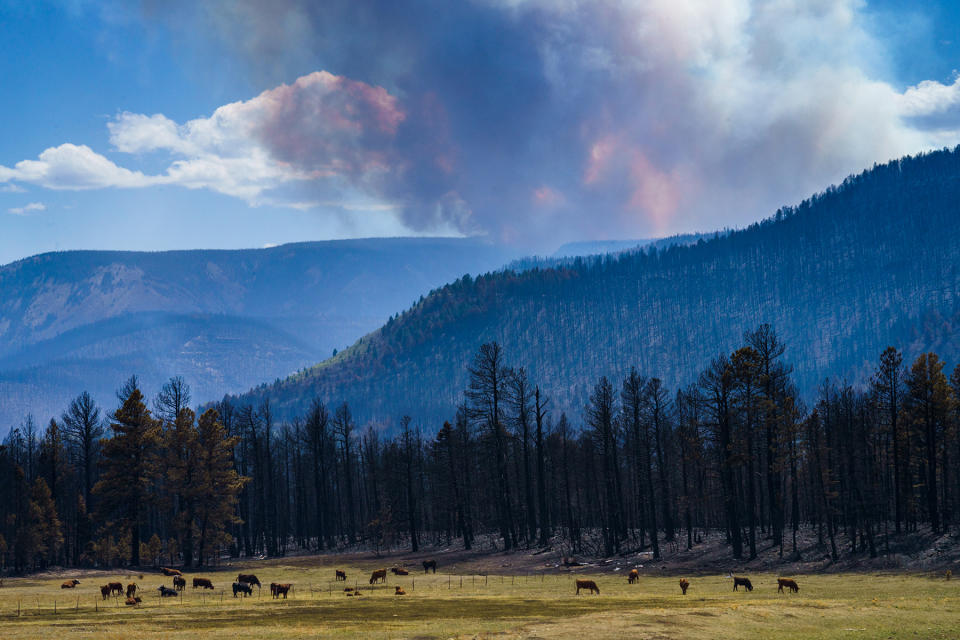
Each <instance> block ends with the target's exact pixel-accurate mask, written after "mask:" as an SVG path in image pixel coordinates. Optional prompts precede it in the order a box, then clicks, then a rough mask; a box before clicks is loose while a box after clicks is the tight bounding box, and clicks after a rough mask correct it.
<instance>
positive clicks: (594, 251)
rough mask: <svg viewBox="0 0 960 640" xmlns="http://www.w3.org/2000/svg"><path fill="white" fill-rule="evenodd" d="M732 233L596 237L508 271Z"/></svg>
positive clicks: (522, 261)
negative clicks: (644, 237)
mask: <svg viewBox="0 0 960 640" xmlns="http://www.w3.org/2000/svg"><path fill="white" fill-rule="evenodd" d="M727 233H729V230H724V231H714V232H711V233H683V234H680V235H675V236H667V237H665V238H652V239H648V240H596V241H588V242H568V243H566V244H563V245H560V248H559V249H557V250H556V251H554V252H553V253H552V254H550V255H549V256H524V257H522V258H517V259H516V260H514V261H513V262H511V263H509V264H508V265H506V266H505V267H504V270H506V271H527V270H528V269H555V268H558V267H568V266H576V265H578V264H580V263H592V262H596V261H598V260H607V259H609V258H610V256H612V255H619V254H622V253H629V252H637V251H643V250H649V249H667V248H669V247H672V246H674V245H676V246H680V247H683V246H686V245H688V244H695V243H697V242H699V241H700V240H710V239H711V238H716V237H719V236H722V235H726V234H727Z"/></svg>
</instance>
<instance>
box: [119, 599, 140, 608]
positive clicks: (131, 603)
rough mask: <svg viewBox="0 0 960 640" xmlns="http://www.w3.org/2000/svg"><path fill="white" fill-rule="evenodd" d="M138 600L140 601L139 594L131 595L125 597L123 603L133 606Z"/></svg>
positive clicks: (138, 602)
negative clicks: (125, 599)
mask: <svg viewBox="0 0 960 640" xmlns="http://www.w3.org/2000/svg"><path fill="white" fill-rule="evenodd" d="M140 602H141V600H140V596H131V597H129V598H127V601H126V602H124V603H123V604H125V605H127V606H128V607H135V606H137V605H138V604H140Z"/></svg>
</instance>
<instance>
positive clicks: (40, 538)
mask: <svg viewBox="0 0 960 640" xmlns="http://www.w3.org/2000/svg"><path fill="white" fill-rule="evenodd" d="M27 526H28V527H29V529H30V530H31V535H32V536H33V539H34V545H33V552H34V554H35V557H36V559H37V560H39V563H40V566H41V567H45V566H47V564H50V563H53V562H56V559H57V555H58V554H59V553H60V548H61V547H62V546H63V529H62V527H61V525H60V518H59V517H58V516H57V508H56V505H54V503H53V497H52V496H51V494H50V487H49V486H47V483H46V481H45V480H44V479H43V478H37V479H36V480H35V481H34V483H33V486H32V487H31V488H30V516H29V520H28V525H27Z"/></svg>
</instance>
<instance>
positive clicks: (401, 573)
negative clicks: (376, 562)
mask: <svg viewBox="0 0 960 640" xmlns="http://www.w3.org/2000/svg"><path fill="white" fill-rule="evenodd" d="M390 571H392V572H393V575H395V576H408V575H410V572H409V571H407V570H406V569H404V568H403V567H390Z"/></svg>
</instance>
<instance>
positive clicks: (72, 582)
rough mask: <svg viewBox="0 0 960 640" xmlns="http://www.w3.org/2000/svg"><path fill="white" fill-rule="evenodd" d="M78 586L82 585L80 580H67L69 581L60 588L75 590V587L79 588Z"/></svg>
mask: <svg viewBox="0 0 960 640" xmlns="http://www.w3.org/2000/svg"><path fill="white" fill-rule="evenodd" d="M78 584H80V581H79V580H76V579H74V580H67V581H66V582H64V583H63V584H62V585H60V588H61V589H73V588H74V587H75V586H77V585H78Z"/></svg>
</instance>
